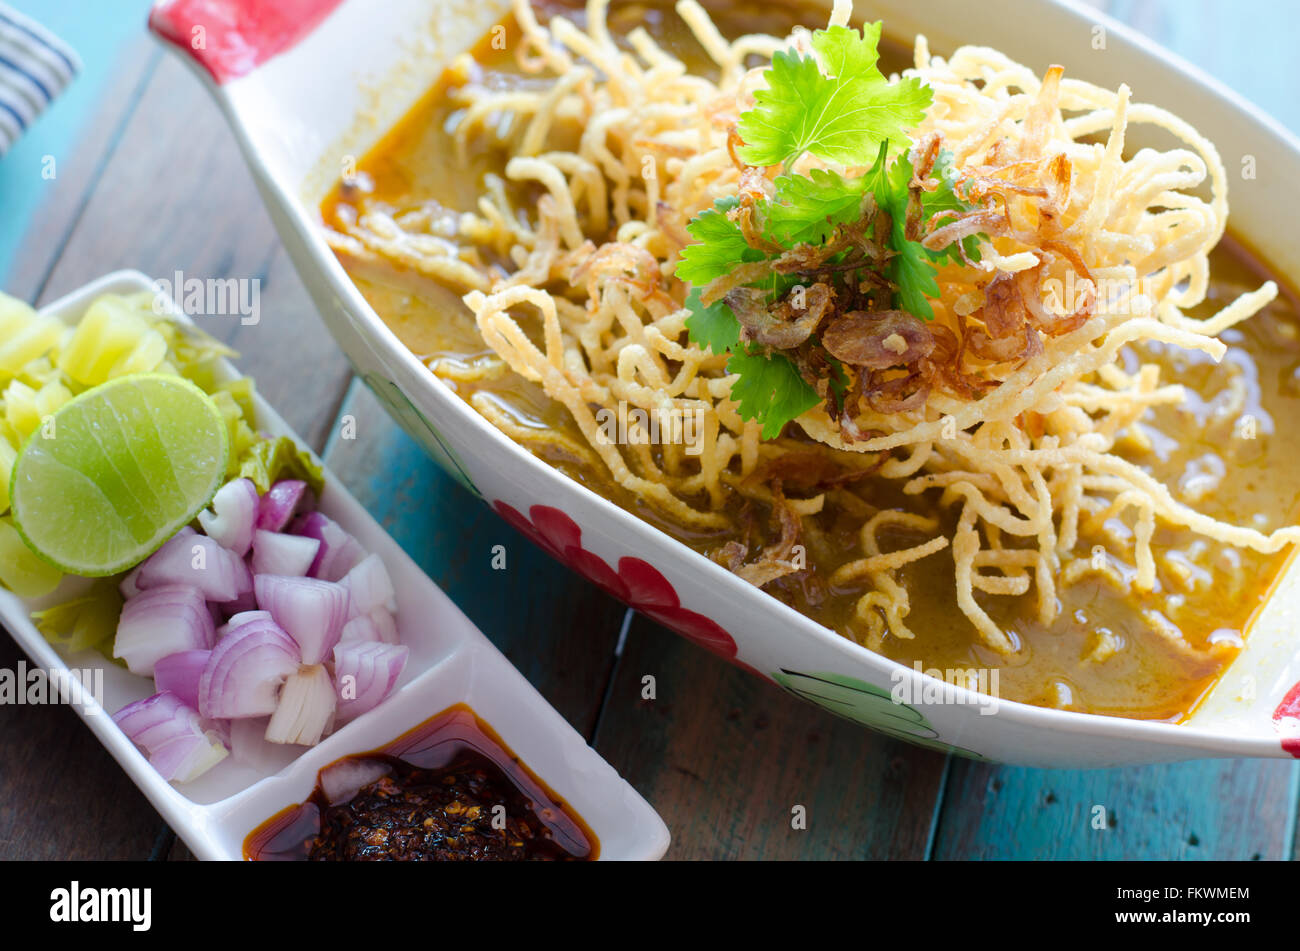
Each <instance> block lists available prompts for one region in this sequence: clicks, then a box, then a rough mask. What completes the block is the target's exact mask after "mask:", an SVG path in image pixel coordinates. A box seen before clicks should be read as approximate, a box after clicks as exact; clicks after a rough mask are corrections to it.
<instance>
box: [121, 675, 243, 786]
mask: <svg viewBox="0 0 1300 951" xmlns="http://www.w3.org/2000/svg"><path fill="white" fill-rule="evenodd" d="M113 722H114V723H116V724H117V725H118V726H119V727H121V728H122V732H124V733H125V734H126V735H127V737H128V738H129V739H130V740H131V742H133V743H135V744H137V745H138V746H140V747H142V748H143V749H144V751H145V753H146V754H147V755H148V757H149V762H150V763H151V764H152V765H153V767H154V768H155V769H156V770H158V772H159V773H160V774H161V775H162V777H163V779H166V780H168V781H169V782H170V781H175V782H179V783H186V782H189V781H191V780H193V779H195V778H197V777H198V776H199V775H201V774H202V773H205V772H207V771H208V770H209V769H211V768H212V767H213V766H215V765H216V764H217V763H219V762H221V760H223V759H225V757H226V747H225V744H223V743H222V742H221V738H220V737H219V736H218V735H217V734H216V733H215V732H214V731H211V730H205V729H204V728H203V722H202V720H201V719H200V718H199V714H198V712H197V711H196V710H194V708H192V707H189V706H187V705H186V704H185V703H184V702H183V701H182V700H181V699H180V698H179V697H177V696H176V695H175V694H174V693H169V692H167V691H163V692H161V693H157V694H154V695H153V696H152V697H147V698H145V699H144V700H137V701H135V702H134V703H129V704H127V705H126V706H125V707H123V708H122V709H121V710H119V711H117V713H115V714H114V715H113Z"/></svg>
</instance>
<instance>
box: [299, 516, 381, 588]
mask: <svg viewBox="0 0 1300 951" xmlns="http://www.w3.org/2000/svg"><path fill="white" fill-rule="evenodd" d="M293 534H295V535H305V536H307V537H308V538H315V539H316V540H317V541H319V542H320V551H318V552H317V553H316V557H315V558H314V559H313V560H312V563H311V569H310V570H309V571H308V572H307V573H308V574H309V575H311V576H312V577H313V578H320V579H321V580H323V581H338V580H339V579H340V578H342V577H343V576H344V575H346V574H347V573H348V572H349V571H351V570H352V569H353V568H354V567H355V566H356V565H357V564H358V563H360V561H361V559H363V558H365V557H366V551H365V549H364V548H362V547H361V545H360V544H359V543H358V542H357V540H356V539H355V538H353V537H352V536H351V535H349V534H348V533H347V532H345V531H343V529H342V528H341V527H340V526H339V524H338V523H337V522H335V521H334V520H333V519H331V518H328V517H327V516H325V515H322V514H321V513H320V512H308V513H307V514H306V515H304V516H302V517H301V518H299V519H297V520H296V521H295V522H294V523H293Z"/></svg>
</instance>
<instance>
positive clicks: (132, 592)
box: [117, 526, 194, 599]
mask: <svg viewBox="0 0 1300 951" xmlns="http://www.w3.org/2000/svg"><path fill="white" fill-rule="evenodd" d="M186 527H187V528H188V527H189V526H186ZM193 533H194V529H192V528H191V529H190V534H193ZM143 567H144V563H143V562H141V563H140V564H138V565H136V566H135V567H134V568H132V569H131V570H130V571H129V572H127V575H126V577H125V578H123V579H122V580H121V582H120V583H119V584H118V586H117V590H118V591H120V592H121V593H122V597H123V599H129V598H134V597H135V596H136V595H137V594H139V593H140V590H141V588H140V585H139V580H140V569H142V568H143Z"/></svg>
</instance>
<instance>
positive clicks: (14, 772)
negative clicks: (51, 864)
mask: <svg viewBox="0 0 1300 951" xmlns="http://www.w3.org/2000/svg"><path fill="white" fill-rule="evenodd" d="M25 656H26V655H24V654H23V652H22V651H21V650H20V649H19V648H18V645H17V644H16V643H14V641H13V640H12V639H11V638H9V637H2V638H0V668H3V669H7V670H17V669H18V663H19V661H20V660H23V659H25ZM162 828H163V825H162V820H161V819H159V817H158V814H157V813H156V812H155V811H154V809H153V807H152V806H151V805H149V801H148V800H147V799H145V798H144V795H143V794H142V793H141V792H140V791H139V790H138V789H136V788H135V784H134V783H133V782H131V780H130V779H129V778H128V777H127V775H126V773H124V772H123V771H122V768H121V767H120V766H118V765H117V762H116V761H115V760H114V759H113V758H112V757H111V756H109V755H108V751H107V750H105V749H104V747H103V746H101V745H100V742H99V740H98V739H96V738H95V734H93V733H91V732H90V730H88V729H86V727H85V725H84V724H83V723H82V722H81V719H80V718H79V717H78V716H77V714H76V713H75V712H74V711H73V710H71V709H70V708H68V707H66V706H61V705H58V704H51V705H46V706H39V707H37V706H23V705H18V704H4V705H3V706H0V859H4V860H11V859H46V860H51V859H137V860H138V859H144V858H148V857H149V854H150V852H151V850H152V849H153V846H154V843H155V842H156V841H157V838H158V834H159V832H160V831H161V829H162Z"/></svg>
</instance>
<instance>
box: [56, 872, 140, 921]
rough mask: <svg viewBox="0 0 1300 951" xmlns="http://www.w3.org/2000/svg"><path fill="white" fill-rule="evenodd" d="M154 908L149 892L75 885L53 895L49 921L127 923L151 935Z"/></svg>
mask: <svg viewBox="0 0 1300 951" xmlns="http://www.w3.org/2000/svg"><path fill="white" fill-rule="evenodd" d="M152 905H153V890H152V889H150V888H82V887H81V883H80V882H77V881H74V882H73V883H72V885H71V887H69V888H56V889H54V891H52V892H50V921H67V922H76V921H86V922H100V921H104V922H113V921H126V922H130V923H131V928H132V930H134V931H148V930H149V925H150V923H151V920H152Z"/></svg>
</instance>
